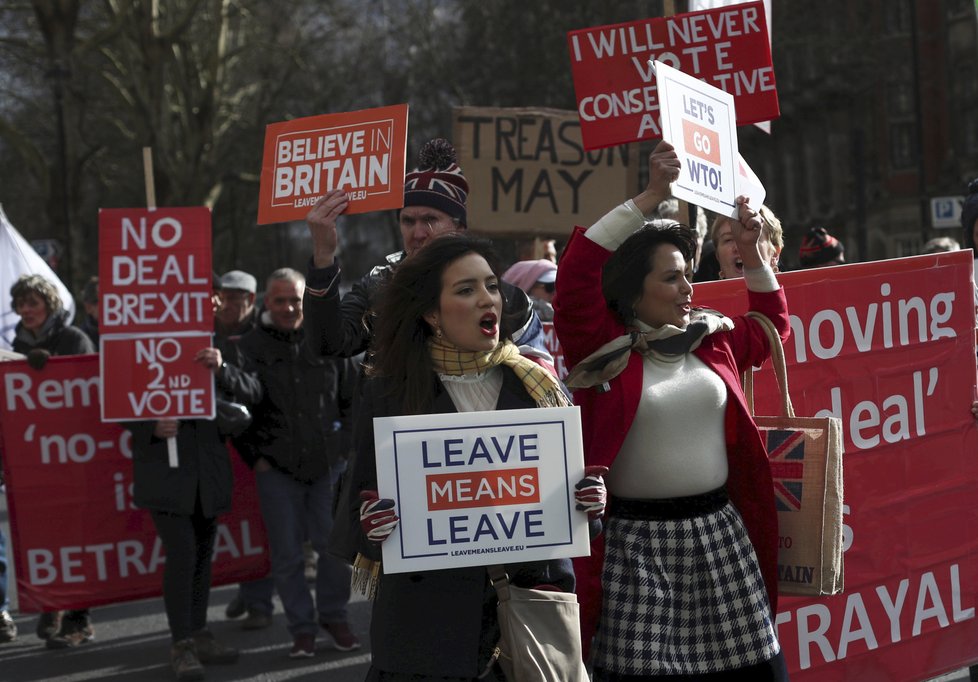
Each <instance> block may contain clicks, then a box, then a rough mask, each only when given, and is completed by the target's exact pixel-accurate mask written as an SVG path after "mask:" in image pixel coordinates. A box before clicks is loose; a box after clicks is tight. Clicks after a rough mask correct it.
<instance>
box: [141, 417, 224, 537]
mask: <svg viewBox="0 0 978 682" xmlns="http://www.w3.org/2000/svg"><path fill="white" fill-rule="evenodd" d="M124 426H125V427H126V428H127V429H129V431H131V432H132V478H133V502H135V504H136V506H137V507H139V508H141V509H149V510H150V511H159V512H166V513H169V514H179V515H181V516H191V515H193V513H194V505H195V504H196V502H197V497H198V493H199V496H200V507H201V512H202V513H203V515H204V516H206V517H208V518H214V517H216V516H218V515H219V514H223V513H225V512H228V511H230V510H231V490H232V488H233V486H234V480H233V475H232V473H231V459H230V456H229V455H228V449H227V448H226V447H225V445H224V438H223V437H222V436H221V435H220V433H218V430H217V423H216V422H215V421H213V420H206V419H187V420H181V421H180V430H179V431H178V432H177V457H178V460H179V466H178V467H175V468H171V467H170V465H169V460H168V457H167V449H166V440H164V439H160V438H157V437H156V436H154V435H153V429H154V428H155V426H156V422H155V421H142V422H128V423H126V424H125V425H124Z"/></svg>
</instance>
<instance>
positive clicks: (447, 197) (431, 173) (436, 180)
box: [404, 138, 469, 227]
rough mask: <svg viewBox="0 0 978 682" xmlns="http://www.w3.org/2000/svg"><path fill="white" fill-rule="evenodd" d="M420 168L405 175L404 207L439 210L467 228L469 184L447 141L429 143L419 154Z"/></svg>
mask: <svg viewBox="0 0 978 682" xmlns="http://www.w3.org/2000/svg"><path fill="white" fill-rule="evenodd" d="M418 160H419V161H420V163H419V165H418V167H417V168H415V169H414V170H413V171H410V172H409V173H408V174H407V175H405V176H404V205H405V206H429V207H431V208H437V209H438V210H439V211H443V212H445V213H447V214H448V215H450V216H451V217H452V218H455V219H456V220H458V221H459V222H460V223H461V224H462V226H463V227H464V226H466V225H467V221H466V217H465V200H466V199H467V198H468V195H469V183H468V182H466V180H465V176H464V175H463V174H462V169H461V168H459V165H458V156H457V155H456V153H455V147H453V146H452V143H451V142H449V141H448V140H445V139H442V138H438V139H434V140H429V141H428V142H426V143H425V145H424V146H423V147H422V148H421V152H420V153H419V154H418Z"/></svg>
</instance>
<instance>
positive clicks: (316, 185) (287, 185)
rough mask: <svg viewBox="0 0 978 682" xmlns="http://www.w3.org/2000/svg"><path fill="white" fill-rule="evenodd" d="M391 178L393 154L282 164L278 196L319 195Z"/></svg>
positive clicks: (277, 180)
mask: <svg viewBox="0 0 978 682" xmlns="http://www.w3.org/2000/svg"><path fill="white" fill-rule="evenodd" d="M337 171H338V172H337ZM389 178H390V155H389V154H382V155H372V156H361V157H359V158H355V159H332V160H330V161H321V162H319V163H315V164H302V165H299V166H279V167H277V168H276V169H275V198H276V199H281V198H284V197H290V196H292V195H294V194H316V195H319V194H322V193H324V192H326V191H328V190H331V189H356V188H359V187H373V186H376V185H387V184H388V182H389V180H388V179H389Z"/></svg>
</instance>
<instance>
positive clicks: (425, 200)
mask: <svg viewBox="0 0 978 682" xmlns="http://www.w3.org/2000/svg"><path fill="white" fill-rule="evenodd" d="M419 157H420V159H419V160H420V164H419V167H418V168H416V169H414V170H413V171H411V172H409V173H408V174H407V175H406V176H405V178H404V208H402V209H401V210H400V211H399V212H398V222H399V224H400V228H401V238H402V240H403V243H404V250H403V251H398V252H397V253H392V254H390V255H389V256H387V258H386V259H385V263H384V264H383V265H378V266H377V267H375V268H374V269H373V270H371V271H370V272H369V273H367V274H366V275H364V276H363V277H362V278H361V279H360V281H359V282H357V283H356V284H354V285H353V289H351V290H350V292H349V293H348V294H347V295H346V296H344V297H343V299H342V301H341V300H340V294H339V285H340V268H339V265H337V263H336V261H335V256H336V251H337V247H338V241H337V236H336V221H337V219H338V218H339V216H340V215H341V214H342V213H343V212H344V211H345V210H346V207H347V204H348V201H347V198H346V193H345V192H343V191H342V190H333V191H331V192H327V193H326V194H325V195H324V196H323V197H322V198H321V199H320V200H319V201H318V202H317V203H316V205H315V206H314V207H313V208H312V210H311V211H309V214H308V215H307V216H306V221H307V223H308V224H309V232H310V234H311V235H312V243H313V254H312V259H311V262H310V266H309V270H308V273H307V287H306V290H305V300H304V305H305V312H306V323H305V326H306V334H307V339H308V343H309V344H310V346H311V348H312V349H313V350H314V351H315V352H317V353H320V354H323V355H335V356H340V357H352V356H354V355H358V354H359V353H362V352H364V351H365V350H367V347H368V346H369V345H370V340H371V336H372V331H371V329H372V326H371V322H370V318H369V312H370V310H371V307H372V298H373V296H374V294H375V293H376V291H377V289H379V288H380V286H381V285H382V284H384V283H385V282H386V281H387V280H388V279H390V276H391V273H392V272H393V269H394V268H395V267H396V266H397V264H398V263H400V262H401V261H402V260H404V259H405V258H410V257H411V256H412V255H413V254H414V253H415V252H416V251H417V250H418V249H420V248H422V247H423V246H424V245H425V244H426V243H427V242H428V240H429V239H432V238H434V237H437V236H438V235H441V234H447V233H451V232H461V231H463V230H465V229H466V226H467V222H466V220H467V217H466V200H467V198H468V193H469V184H468V182H467V181H466V179H465V176H464V175H463V174H462V169H461V168H460V167H459V165H458V163H457V162H456V154H455V149H454V147H452V145H451V144H450V143H449V142H448V141H447V140H442V139H437V140H431V141H429V142H428V143H427V144H425V145H424V147H422V149H421V152H420V154H419ZM502 286H503V293H504V295H505V302H504V304H503V305H504V307H503V316H504V317H505V318H506V324H505V325H504V328H507V329H510V330H513V341H514V342H515V343H516V344H517V345H518V346H521V347H523V349H524V350H528V349H529V348H532V349H533V350H532V351H530V353H531V354H535V355H539V356H541V357H544V358H545V359H547V360H548V361H550V360H552V359H553V358H551V357H550V354H549V353H548V352H547V350H546V346H545V345H544V343H543V326H542V325H541V323H540V319H539V318H538V317H537V315H536V314H535V313H534V312H533V309H532V308H531V307H530V301H529V299H528V298H527V296H526V294H525V293H523V292H522V291H521V290H519V289H517V288H516V287H514V286H511V285H509V284H506V283H503V285H502Z"/></svg>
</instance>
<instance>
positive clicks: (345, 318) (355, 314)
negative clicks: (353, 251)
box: [302, 251, 543, 358]
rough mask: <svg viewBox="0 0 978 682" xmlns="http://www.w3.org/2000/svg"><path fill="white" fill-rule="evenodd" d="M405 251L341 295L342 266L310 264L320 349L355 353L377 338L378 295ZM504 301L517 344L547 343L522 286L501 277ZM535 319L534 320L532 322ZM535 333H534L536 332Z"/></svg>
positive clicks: (311, 321) (310, 315) (315, 339)
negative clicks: (373, 317)
mask: <svg viewBox="0 0 978 682" xmlns="http://www.w3.org/2000/svg"><path fill="white" fill-rule="evenodd" d="M403 259H404V252H403V251H401V252H398V253H394V254H391V255H389V256H387V262H386V263H385V264H384V265H379V266H377V267H375V268H374V269H373V270H371V271H370V272H368V273H367V274H366V275H364V276H363V277H362V278H360V281H359V282H356V283H355V284H354V285H353V288H352V289H350V291H349V293H347V294H346V295H345V296H344V297H343V298H342V300H341V299H340V294H339V272H340V270H339V267H338V266H336V265H335V264H334V265H331V266H330V267H327V268H313V267H312V265H311V264H310V266H309V268H310V269H309V272H308V277H307V279H306V290H305V294H304V295H303V297H302V308H303V311H304V315H305V318H304V323H303V324H304V326H305V328H306V334H307V336H306V339H307V343H308V344H309V346H310V348H311V349H312V351H313V352H314V353H315V354H317V355H333V356H339V357H344V358H348V357H353V356H354V355H359V354H360V353H363V352H364V351H366V350H367V349H368V347H369V346H370V342H371V340H372V338H373V323H372V321H371V317H370V316H371V315H372V309H373V305H374V297H375V296H376V295H377V292H378V291H379V290H380V289H381V287H382V286H383V285H384V284H386V283H387V282H388V281H389V280H390V278H391V276H392V274H393V272H394V268H395V267H397V264H398V263H400V262H401V261H402V260H403ZM500 287H501V288H502V292H503V296H504V302H503V324H502V328H503V330H504V332H506V333H507V334H509V333H511V334H512V335H513V340H514V341H515V342H516V344H517V345H521V344H524V343H528V344H530V345H535V346H539V347H540V348H543V345H542V343H543V342H542V332H541V329H540V325H539V322H537V318H536V317H535V314H534V311H533V309H532V307H531V306H530V299H529V298H528V297H527V295H526V294H525V293H524V292H523V290H522V289H518V288H517V287H514V286H512V285H511V284H508V283H506V282H500ZM534 322H536V324H535V325H534V324H533V323H534ZM531 337H532V338H531Z"/></svg>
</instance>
